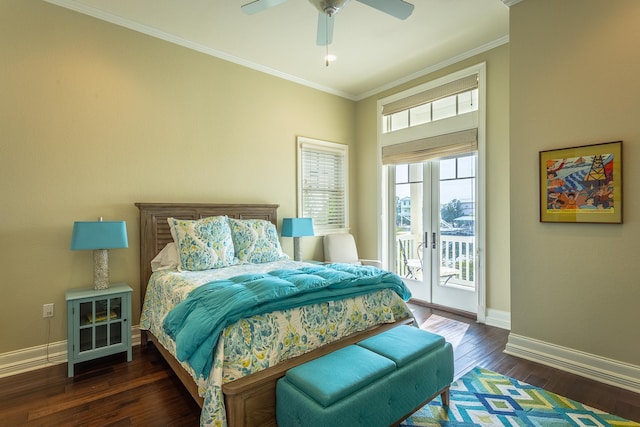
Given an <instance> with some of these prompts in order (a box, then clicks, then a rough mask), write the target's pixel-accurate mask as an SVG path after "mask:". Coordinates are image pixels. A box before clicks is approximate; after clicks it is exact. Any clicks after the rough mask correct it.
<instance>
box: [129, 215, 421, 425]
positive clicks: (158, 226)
mask: <svg viewBox="0 0 640 427" xmlns="http://www.w3.org/2000/svg"><path fill="white" fill-rule="evenodd" d="M136 206H137V207H138V208H139V210H140V293H141V304H142V307H141V310H142V314H141V333H142V342H143V344H146V343H147V342H148V341H150V342H152V343H153V344H154V346H155V347H156V348H157V349H158V351H159V352H160V354H161V355H162V356H163V357H164V359H165V360H166V361H167V363H168V364H169V366H170V367H171V369H172V370H173V371H174V372H175V374H176V375H177V377H178V378H179V379H180V381H181V382H182V383H183V385H184V386H185V388H186V389H187V390H188V392H189V393H190V394H191V396H192V397H193V398H194V399H195V401H196V402H197V403H198V404H199V405H200V407H201V408H202V416H201V424H202V425H225V424H226V425H228V426H232V427H236V426H269V425H273V426H275V425H276V422H275V384H276V381H277V380H278V379H279V378H280V377H282V376H283V375H284V373H285V372H286V371H287V370H288V369H290V368H292V367H293V366H296V365H298V364H301V363H304V362H306V361H308V360H311V359H314V358H317V357H320V356H322V355H324V354H327V353H329V352H331V351H334V350H336V349H337V348H340V347H343V346H345V345H349V344H352V343H355V342H358V341H360V340H362V339H364V338H366V337H368V336H371V335H374V334H377V333H380V332H382V331H384V330H387V329H390V328H392V327H394V326H397V325H399V324H410V323H413V321H414V319H413V317H412V315H411V312H410V310H409V309H408V307H407V306H406V304H405V303H404V301H403V298H402V297H399V296H398V295H397V293H394V292H393V291H391V290H386V289H383V290H377V291H375V292H372V293H370V294H364V295H358V296H355V297H353V298H349V299H344V300H340V301H336V302H326V303H314V304H310V305H309V306H303V307H295V308H290V309H289V308H287V309H285V310H278V311H274V312H271V313H265V314H260V315H255V316H251V317H249V318H247V319H242V320H239V321H238V322H235V323H233V324H232V325H229V326H228V327H225V329H224V331H223V333H222V334H221V335H220V339H219V340H218V341H217V344H216V346H215V349H214V351H213V352H212V361H211V370H210V371H208V372H207V375H201V373H202V371H199V370H194V368H193V367H192V366H190V364H189V363H188V362H187V361H184V360H183V361H179V360H178V358H177V357H176V341H177V340H174V339H173V338H172V337H170V336H169V335H168V334H166V333H164V331H163V329H162V325H161V320H163V317H164V316H165V315H166V313H167V311H168V310H170V309H171V308H173V307H175V306H176V305H177V304H180V302H182V299H183V298H184V297H185V296H186V295H188V294H189V293H190V292H191V289H192V288H190V287H189V286H194V287H200V286H201V285H203V284H204V283H207V284H208V282H209V280H210V276H209V275H210V274H212V275H213V276H214V277H222V276H224V275H226V276H224V277H231V276H233V277H236V275H238V274H240V275H241V274H272V273H271V272H272V271H282V269H292V268H307V269H311V270H314V269H316V268H319V267H317V266H313V265H312V264H305V263H299V262H295V261H291V260H289V259H286V258H287V257H286V256H285V257H284V258H283V259H278V260H277V261H273V262H268V263H257V264H256V265H253V264H246V263H245V264H242V265H234V266H231V267H224V268H220V269H215V271H214V270H211V271H209V270H207V271H197V272H188V273H187V274H184V275H183V274H180V273H179V272H177V271H174V270H171V269H168V270H163V271H158V272H155V273H154V272H152V268H151V262H152V260H154V258H156V256H157V255H158V254H159V253H160V252H161V251H163V249H165V248H166V247H167V244H169V243H172V242H173V237H172V233H171V227H170V226H169V222H168V219H169V218H175V219H176V220H191V221H193V220H200V219H203V218H210V217H220V216H226V217H228V218H230V219H235V220H246V221H247V222H249V221H252V220H259V221H256V222H268V223H270V224H273V226H276V225H277V208H278V205H273V204H193V203H136ZM274 230H275V228H274ZM156 259H157V258H156ZM311 270H310V271H311ZM183 276H185V277H188V278H189V280H190V281H193V284H192V283H191V282H190V283H189V284H188V285H187V284H183V282H182V280H184V277H183ZM176 283H178V284H179V285H176ZM165 304H166V305H167V307H165V306H164V305H165ZM160 305H162V307H160ZM329 306H330V307H332V308H331V309H328V308H327V307H329ZM354 307H355V308H354ZM362 307H365V310H360V308H362ZM327 310H329V312H333V311H335V312H337V313H340V310H344V313H345V316H347V319H346V320H347V321H346V322H345V321H344V319H343V320H342V321H341V323H340V325H341V326H339V328H338V327H334V326H335V325H334V324H333V323H331V320H327V325H329V326H330V327H331V331H332V333H331V334H328V333H326V331H325V330H324V329H322V328H324V326H323V327H321V328H320V329H322V333H320V332H318V336H317V337H315V338H314V336H307V335H303V334H299V333H295V332H296V331H293V332H294V333H292V334H290V336H293V337H294V338H293V339H292V340H293V341H295V339H301V338H300V337H302V338H304V342H303V343H302V344H304V345H300V343H294V344H295V345H290V341H291V340H290V339H289V336H284V335H282V334H283V333H285V332H290V331H288V330H287V331H285V330H284V329H285V328H284V327H282V331H279V332H277V331H278V327H276V328H274V329H275V330H276V332H277V333H276V332H274V333H273V337H279V338H278V339H279V340H281V341H280V342H278V343H273V342H270V343H268V344H266V345H265V348H266V349H265V348H260V349H259V351H258V350H257V349H255V348H253V347H250V348H248V349H247V355H242V354H241V353H240V352H241V350H242V348H243V347H242V346H238V342H240V341H242V344H243V345H244V344H246V343H249V344H250V345H252V346H253V345H256V343H257V339H256V337H259V336H261V335H262V336H265V335H266V334H265V332H264V331H262V332H261V331H259V328H260V327H262V326H260V325H261V324H262V323H261V322H265V323H264V324H265V325H267V324H268V325H271V326H273V325H274V324H276V325H283V324H284V323H285V322H289V323H287V328H293V327H295V326H291V325H292V323H293V322H291V320H290V319H291V318H296V319H298V318H305V316H310V314H309V313H317V312H318V311H322V312H324V313H326V312H327ZM362 311H364V312H365V316H361V314H362V313H361V312H362ZM354 313H355V314H354ZM362 317H364V318H365V319H362ZM354 319H355V320H354ZM336 324H337V323H336ZM342 324H347V326H343V325H342ZM256 325H258V326H256ZM320 329H318V330H319V331H320ZM337 329H340V331H336V330H337ZM278 333H279V334H280V335H278ZM252 334H253V335H252ZM327 337H329V338H327ZM249 344H247V345H249ZM276 344H277V345H276ZM283 347H285V348H286V349H285V350H282V348H283ZM238 348H240V350H238ZM292 349H293V350H292ZM272 353H273V354H272ZM234 357H235V359H234ZM198 372H200V375H199V374H198Z"/></svg>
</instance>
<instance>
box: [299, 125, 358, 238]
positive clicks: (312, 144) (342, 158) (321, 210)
mask: <svg viewBox="0 0 640 427" xmlns="http://www.w3.org/2000/svg"><path fill="white" fill-rule="evenodd" d="M298 153H299V158H298V162H299V167H298V171H299V173H298V181H299V183H298V184H299V185H298V201H299V216H301V217H304V218H313V226H314V230H315V232H316V234H322V233H324V232H328V231H331V230H336V229H343V228H347V227H348V209H347V176H348V175H347V164H348V146H346V145H343V144H334V143H330V142H325V141H319V140H313V139H308V138H302V137H300V138H298Z"/></svg>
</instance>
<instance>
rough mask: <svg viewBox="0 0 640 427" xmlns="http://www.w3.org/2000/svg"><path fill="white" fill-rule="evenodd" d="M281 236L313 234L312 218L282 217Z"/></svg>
mask: <svg viewBox="0 0 640 427" xmlns="http://www.w3.org/2000/svg"><path fill="white" fill-rule="evenodd" d="M282 236H283V237H303V236H313V220H312V219H311V218H284V219H283V220H282Z"/></svg>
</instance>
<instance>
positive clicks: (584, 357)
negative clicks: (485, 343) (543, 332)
mask: <svg viewBox="0 0 640 427" xmlns="http://www.w3.org/2000/svg"><path fill="white" fill-rule="evenodd" d="M504 352H505V353H507V354H509V355H512V356H517V357H521V358H523V359H527V360H531V361H533V362H537V363H541V364H543V365H547V366H551V367H553V368H557V369H560V370H563V371H567V372H571V373H572V374H576V375H580V376H582V377H585V378H589V379H592V380H595V381H599V382H602V383H605V384H609V385H612V386H615V387H620V388H623V389H626V390H630V391H632V392H634V393H640V366H636V365H631V364H629V363H624V362H619V361H616V360H612V359H607V358H605V357H601V356H597V355H594V354H589V353H584V352H582V351H579V350H574V349H571V348H567V347H562V346H559V345H555V344H550V343H547V342H543V341H539V340H536V339H533V338H528V337H524V336H521V335H516V334H513V333H511V334H509V339H508V342H507V345H506V348H505V350H504Z"/></svg>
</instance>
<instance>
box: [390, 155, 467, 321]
mask: <svg viewBox="0 0 640 427" xmlns="http://www.w3.org/2000/svg"><path fill="white" fill-rule="evenodd" d="M475 165H476V156H475V154H470V155H465V156H460V157H456V158H451V159H441V160H429V161H425V162H421V163H412V164H400V165H396V166H395V168H394V169H395V188H394V192H395V210H396V212H395V229H394V231H395V234H394V236H393V239H390V240H393V243H394V244H393V245H392V247H395V252H393V253H395V259H394V261H395V271H396V272H397V273H398V275H400V276H401V277H403V279H404V280H405V283H406V284H407V286H408V287H409V289H410V290H411V293H412V296H413V298H414V299H418V300H423V301H426V302H431V303H434V304H438V305H443V306H447V307H451V308H456V309H460V310H465V311H470V312H473V313H475V312H476V311H477V293H476V286H475V277H474V265H475V264H476V263H475V209H476V198H475V188H476V177H475V170H476V166H475Z"/></svg>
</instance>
